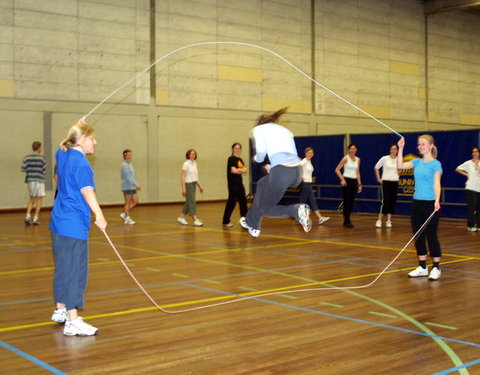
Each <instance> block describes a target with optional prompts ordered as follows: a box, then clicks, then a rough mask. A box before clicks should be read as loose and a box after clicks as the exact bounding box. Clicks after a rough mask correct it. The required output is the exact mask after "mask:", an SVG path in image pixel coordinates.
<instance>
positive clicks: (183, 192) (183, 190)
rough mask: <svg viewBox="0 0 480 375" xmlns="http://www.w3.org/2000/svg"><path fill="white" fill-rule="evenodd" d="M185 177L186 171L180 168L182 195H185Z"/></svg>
mask: <svg viewBox="0 0 480 375" xmlns="http://www.w3.org/2000/svg"><path fill="white" fill-rule="evenodd" d="M186 177H187V171H184V170H183V169H182V179H181V183H182V195H183V196H185V195H187V188H186V186H185V178H186Z"/></svg>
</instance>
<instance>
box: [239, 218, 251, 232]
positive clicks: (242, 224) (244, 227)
mask: <svg viewBox="0 0 480 375" xmlns="http://www.w3.org/2000/svg"><path fill="white" fill-rule="evenodd" d="M238 224H240V226H241V227H242V228H243V229H248V228H250V227H249V226H248V224H247V220H246V219H245V218H244V217H241V218H240V220H238Z"/></svg>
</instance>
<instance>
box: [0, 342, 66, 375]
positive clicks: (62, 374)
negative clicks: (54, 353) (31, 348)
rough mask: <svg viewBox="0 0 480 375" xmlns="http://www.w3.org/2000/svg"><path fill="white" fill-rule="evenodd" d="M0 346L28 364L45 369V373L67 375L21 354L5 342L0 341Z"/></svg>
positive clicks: (23, 353) (36, 359)
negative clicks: (28, 362) (25, 360)
mask: <svg viewBox="0 0 480 375" xmlns="http://www.w3.org/2000/svg"><path fill="white" fill-rule="evenodd" d="M0 346H1V347H3V348H5V349H7V350H10V351H11V352H13V353H15V354H17V355H19V356H20V357H23V358H25V359H27V360H29V361H30V362H32V363H34V364H36V365H38V366H40V367H42V368H43V369H45V370H47V371H50V372H51V373H52V374H57V375H67V374H66V373H65V372H63V371H60V370H59V369H56V368H55V367H52V366H50V365H49V364H48V363H45V362H42V361H40V360H39V359H38V358H35V357H33V356H31V355H30V354H27V353H25V352H22V351H21V350H19V349H17V348H15V347H13V346H11V345H9V344H7V343H6V342H3V341H0Z"/></svg>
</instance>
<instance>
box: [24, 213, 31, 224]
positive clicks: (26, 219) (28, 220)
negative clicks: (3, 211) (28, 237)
mask: <svg viewBox="0 0 480 375" xmlns="http://www.w3.org/2000/svg"><path fill="white" fill-rule="evenodd" d="M25 224H28V225H30V224H32V219H31V218H30V215H27V216H26V217H25Z"/></svg>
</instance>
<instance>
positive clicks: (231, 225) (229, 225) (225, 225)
mask: <svg viewBox="0 0 480 375" xmlns="http://www.w3.org/2000/svg"><path fill="white" fill-rule="evenodd" d="M223 226H224V227H233V224H232V223H228V224H223Z"/></svg>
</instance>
